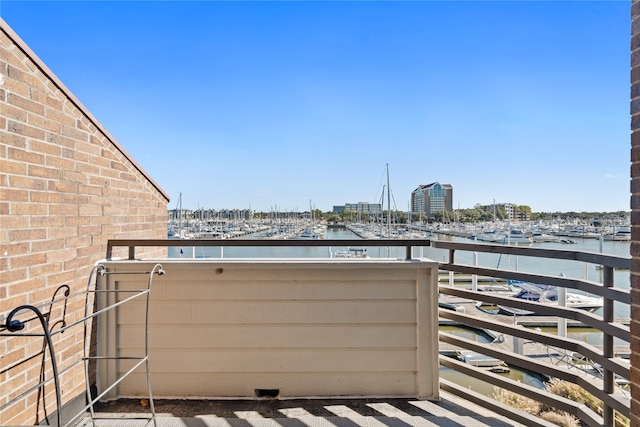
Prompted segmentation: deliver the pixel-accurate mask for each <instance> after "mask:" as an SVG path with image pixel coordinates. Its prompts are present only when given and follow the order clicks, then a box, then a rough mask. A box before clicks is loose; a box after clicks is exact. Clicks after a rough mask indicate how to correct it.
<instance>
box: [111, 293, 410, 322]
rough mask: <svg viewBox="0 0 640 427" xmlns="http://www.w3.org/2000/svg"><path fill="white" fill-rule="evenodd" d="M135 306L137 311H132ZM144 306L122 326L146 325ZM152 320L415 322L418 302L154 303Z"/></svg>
mask: <svg viewBox="0 0 640 427" xmlns="http://www.w3.org/2000/svg"><path fill="white" fill-rule="evenodd" d="M131 307H133V308H131ZM142 311H143V307H142V306H141V305H139V306H134V305H130V306H128V307H126V308H124V307H123V309H122V310H121V312H120V316H119V324H120V326H124V325H125V324H142V323H143V322H144V318H143V317H142V316H140V313H141V312H142ZM150 317H151V319H152V320H151V321H152V322H154V323H156V322H157V323H156V324H158V325H162V324H165V323H170V324H182V325H185V328H190V327H191V326H192V325H195V324H229V325H230V324H288V323H300V324H314V323H319V324H334V323H337V324H343V323H394V324H397V323H400V324H406V323H415V319H416V307H415V302H414V301H371V300H363V301H238V302H234V303H231V302H227V301H188V302H186V303H184V302H179V301H162V302H158V301H154V302H153V303H152V304H151V308H150Z"/></svg>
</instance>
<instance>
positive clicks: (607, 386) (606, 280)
mask: <svg viewBox="0 0 640 427" xmlns="http://www.w3.org/2000/svg"><path fill="white" fill-rule="evenodd" d="M603 273H604V274H603V278H602V282H603V283H602V284H603V286H604V287H605V288H612V287H613V280H614V279H613V267H608V266H607V267H604V271H603ZM614 317H615V316H614V310H613V300H612V299H610V298H606V297H604V299H603V306H602V320H604V321H605V322H609V323H610V322H613V321H614V320H615V319H614ZM602 354H603V356H605V357H606V358H608V359H611V358H612V357H613V355H614V347H613V336H612V335H610V334H608V333H607V332H606V331H603V333H602ZM602 374H603V381H604V387H603V388H604V392H605V393H607V394H613V392H614V391H615V381H614V373H613V372H612V371H611V370H610V369H607V368H603V372H602ZM602 417H603V418H604V425H606V426H612V425H614V411H613V408H612V407H611V406H609V405H607V404H606V403H605V405H604V407H603V409H602Z"/></svg>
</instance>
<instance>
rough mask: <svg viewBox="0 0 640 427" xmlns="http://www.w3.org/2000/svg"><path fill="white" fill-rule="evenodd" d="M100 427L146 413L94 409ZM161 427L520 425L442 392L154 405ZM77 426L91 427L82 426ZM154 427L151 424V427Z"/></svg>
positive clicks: (131, 421) (136, 403)
mask: <svg viewBox="0 0 640 427" xmlns="http://www.w3.org/2000/svg"><path fill="white" fill-rule="evenodd" d="M96 409H97V410H98V411H99V412H97V413H96V416H97V417H99V418H100V419H98V420H96V425H98V426H114V427H119V426H131V427H133V426H143V425H145V423H146V422H147V420H144V419H140V418H138V419H136V417H145V416H148V414H149V409H148V408H146V407H144V406H142V405H141V402H140V400H134V399H119V400H117V401H113V402H108V403H104V404H101V405H100V407H99V408H96ZM155 409H156V421H157V425H158V426H162V427H169V426H171V427H230V426H231V427H262V426H265V427H267V426H269V427H271V426H273V427H277V426H283V427H304V426H319V427H330V426H338V427H343V426H344V427H359V426H371V427H377V426H379V427H385V426H387V427H391V426H402V427H407V426H443V427H444V426H447V427H449V426H451V427H453V426H467V427H518V426H523V424H520V423H517V422H514V421H512V420H509V419H507V418H505V417H503V416H500V415H497V414H496V413H493V412H491V411H489V410H487V409H485V408H482V407H480V406H477V405H475V404H473V403H471V402H468V401H466V400H464V399H461V398H459V397H457V396H454V395H452V394H450V393H447V392H444V391H441V398H440V400H438V401H428V400H417V399H413V398H386V399H385V398H375V399H374V398H362V399H290V400H289V399H282V400H279V399H270V400H264V399H261V400H258V399H256V400H165V399H159V400H155ZM85 421H86V422H85V423H80V425H91V421H90V420H85ZM149 425H153V423H152V422H151V423H149Z"/></svg>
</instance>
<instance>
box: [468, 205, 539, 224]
mask: <svg viewBox="0 0 640 427" xmlns="http://www.w3.org/2000/svg"><path fill="white" fill-rule="evenodd" d="M475 207H476V208H478V209H482V210H484V211H486V212H492V213H493V212H496V211H497V210H498V208H499V209H500V211H502V212H505V215H506V217H505V218H500V217H499V215H496V216H498V218H496V219H510V220H512V221H529V220H530V219H531V214H530V212H527V211H526V210H523V209H520V206H519V205H516V204H514V203H493V204H490V205H476V206H475Z"/></svg>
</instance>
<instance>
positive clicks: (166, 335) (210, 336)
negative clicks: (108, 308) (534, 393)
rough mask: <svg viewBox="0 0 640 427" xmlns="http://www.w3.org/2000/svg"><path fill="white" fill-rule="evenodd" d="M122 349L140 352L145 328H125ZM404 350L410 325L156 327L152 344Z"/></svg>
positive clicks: (411, 336) (412, 337) (411, 334)
mask: <svg viewBox="0 0 640 427" xmlns="http://www.w3.org/2000/svg"><path fill="white" fill-rule="evenodd" d="M120 340H121V345H120V348H121V349H123V351H132V352H135V351H140V350H142V347H141V346H142V345H143V344H144V327H143V326H142V325H135V326H130V327H127V328H121V330H120ZM292 343H295V345H296V346H297V347H301V348H310V349H313V348H353V349H358V348H376V349H387V348H403V347H408V346H410V347H412V348H414V347H415V346H416V329H415V326H413V325H411V326H407V325H384V326H383V325H377V324H376V325H363V324H359V325H335V324H333V325H255V324H254V325H192V326H190V327H189V328H185V327H184V326H183V325H167V326H163V327H162V328H161V329H160V328H154V329H152V330H151V332H150V334H149V345H150V347H151V348H152V349H153V350H154V351H160V350H163V349H167V348H176V347H177V348H180V349H182V350H187V349H196V350H198V349H228V348H238V349H240V348H246V349H255V348H265V347H269V348H291V347H293V345H292Z"/></svg>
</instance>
